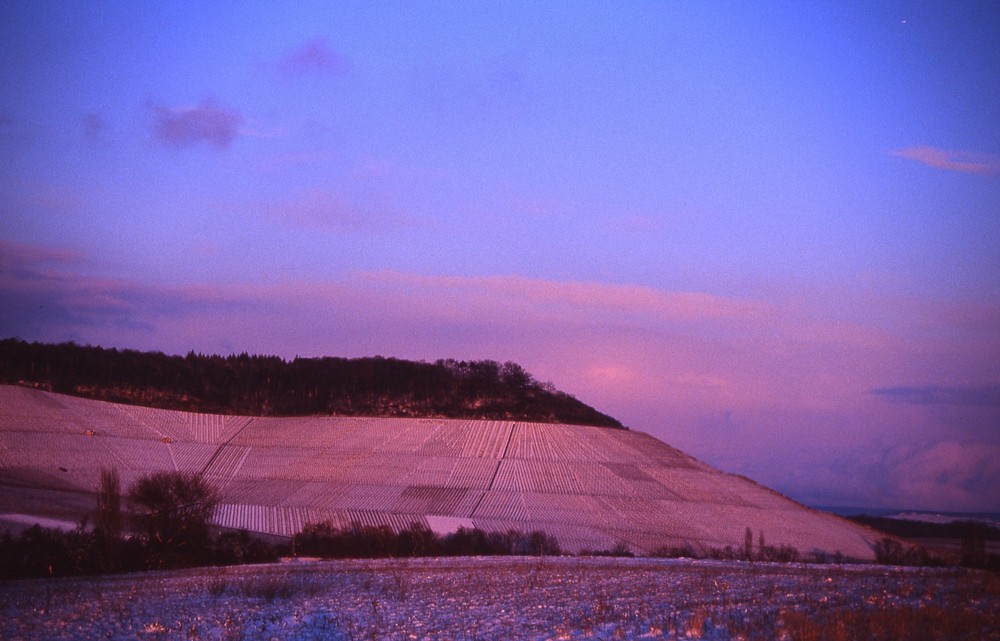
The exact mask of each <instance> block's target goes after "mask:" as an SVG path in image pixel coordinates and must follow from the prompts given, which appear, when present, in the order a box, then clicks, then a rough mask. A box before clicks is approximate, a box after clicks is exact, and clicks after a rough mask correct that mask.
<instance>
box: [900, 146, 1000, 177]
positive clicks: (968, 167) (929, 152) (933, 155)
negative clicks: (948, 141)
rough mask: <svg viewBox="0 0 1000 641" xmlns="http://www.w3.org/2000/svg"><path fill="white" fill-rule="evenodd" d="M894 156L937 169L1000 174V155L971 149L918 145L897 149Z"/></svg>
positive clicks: (983, 174) (989, 174)
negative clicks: (947, 148) (976, 151)
mask: <svg viewBox="0 0 1000 641" xmlns="http://www.w3.org/2000/svg"><path fill="white" fill-rule="evenodd" d="M892 155H893V156H898V157H900V158H908V159H910V160H916V161H917V162H921V163H923V164H925V165H927V166H929V167H934V168H935V169H944V170H947V171H959V172H962V173H966V174H979V175H981V176H1000V156H996V155H993V154H980V153H974V152H970V151H949V150H946V149H938V148H936V147H928V146H917V147H907V148H906V149H897V150H895V151H893V152H892Z"/></svg>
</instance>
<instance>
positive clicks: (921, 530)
mask: <svg viewBox="0 0 1000 641" xmlns="http://www.w3.org/2000/svg"><path fill="white" fill-rule="evenodd" d="M850 519H851V520H852V521H854V522H856V523H861V524H863V525H867V526H869V527H871V528H873V529H876V530H879V531H880V532H885V533H886V534H891V535H892V536H895V537H900V538H903V539H917V540H921V539H923V540H930V539H944V540H947V539H951V540H955V541H959V542H960V545H961V547H960V551H959V554H958V558H959V563H960V564H961V565H964V566H967V567H973V568H985V569H987V570H991V571H993V572H1000V555H997V554H991V553H990V552H989V551H988V549H987V547H986V542H987V541H994V542H995V541H1000V528H996V527H993V526H991V525H989V524H987V523H983V522H980V521H952V522H950V523H929V522H926V521H911V520H908V519H890V518H887V517H881V516H867V515H861V516H852V517H850ZM880 543H882V544H883V545H882V547H881V548H879V547H876V549H875V553H876V557H878V558H882V557H885V558H887V559H888V561H887V562H889V563H893V564H897V565H926V563H924V562H923V560H922V559H920V558H918V559H916V560H914V559H913V558H912V557H913V555H914V550H916V551H917V552H918V553H920V552H921V550H922V549H923V548H914V547H911V548H909V549H907V548H905V547H903V546H901V545H899V544H898V543H896V544H893V543H892V539H883V540H882V541H880Z"/></svg>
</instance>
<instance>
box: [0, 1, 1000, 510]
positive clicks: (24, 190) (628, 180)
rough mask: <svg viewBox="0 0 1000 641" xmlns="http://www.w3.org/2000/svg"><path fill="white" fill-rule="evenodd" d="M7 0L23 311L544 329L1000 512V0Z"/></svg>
mask: <svg viewBox="0 0 1000 641" xmlns="http://www.w3.org/2000/svg"><path fill="white" fill-rule="evenodd" d="M203 5H205V3H186V2H158V3H138V2H136V3H131V2H129V3H122V2H69V1H66V2H64V1H52V2H20V1H18V0H11V1H7V2H4V3H3V4H2V6H0V337H19V338H22V339H24V340H28V341H43V342H61V341H75V342H77V343H80V344H90V345H100V346H104V347H117V348H131V349H140V350H156V351H163V352H165V353H169V354H186V353H187V352H189V351H195V352H201V353H219V354H231V353H241V352H248V353H251V354H254V353H256V354H277V355H279V356H282V357H285V358H289V359H290V358H294V357H296V356H304V357H315V356H326V355H329V356H346V357H354V356H373V355H382V356H386V357H390V356H391V357H397V358H406V359H416V360H426V361H435V360H437V359H440V358H456V359H460V360H471V359H475V360H480V359H490V360H495V361H499V362H505V361H516V362H518V363H520V364H521V365H523V366H524V367H525V368H526V369H527V370H528V371H530V372H531V373H532V374H533V375H534V376H535V377H536V378H537V379H539V380H542V381H548V382H552V383H553V384H555V385H556V387H558V388H559V389H561V390H564V391H566V392H568V393H571V394H573V395H574V396H576V397H577V398H578V399H580V400H582V401H583V402H585V403H587V404H589V405H591V406H594V407H596V408H597V409H599V410H601V411H603V412H605V413H608V414H611V415H613V416H615V417H616V418H618V419H619V420H621V421H622V422H623V423H625V424H626V425H627V426H629V427H630V428H631V429H635V430H639V431H643V432H646V433H649V434H651V435H653V436H655V437H657V438H659V439H661V440H663V441H665V442H667V443H669V444H671V445H673V446H675V447H678V448H680V449H682V450H684V451H686V452H688V453H689V454H692V455H694V456H696V457H698V458H700V459H701V460H703V461H705V462H707V463H709V464H710V465H713V466H715V467H717V468H719V469H721V470H724V471H726V472H733V473H738V474H744V475H746V476H749V477H751V478H753V479H755V480H757V481H759V482H761V483H763V484H765V485H768V486H770V487H773V488H775V489H777V490H778V491H780V492H783V493H785V494H787V495H788V496H790V497H792V498H794V499H796V500H798V501H801V502H804V503H807V504H811V505H835V506H866V507H882V508H901V509H923V510H942V511H994V512H1000V4H998V3H996V2H995V1H992V0H987V1H976V0H970V1H968V2H960V3H955V2H950V1H948V0H940V1H936V0H929V1H922V2H911V1H892V0H886V1H882V2H833V1H831V2H808V3H803V2H771V3H759V2H713V1H711V0H705V1H699V2H684V1H678V2H629V3H602V2H586V1H584V2H523V3H522V2H507V1H505V2H497V3H492V2H482V3H480V2H475V3H438V2H433V1H429V2H419V3H413V2H398V3H396V2H377V3H372V2H358V3H352V2H325V1H324V2H316V3H308V2H290V3H272V2H259V3H256V2H237V3H228V2H218V3H208V5H207V6H203Z"/></svg>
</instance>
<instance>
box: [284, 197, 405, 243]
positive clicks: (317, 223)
mask: <svg viewBox="0 0 1000 641" xmlns="http://www.w3.org/2000/svg"><path fill="white" fill-rule="evenodd" d="M364 200H365V201H366V202H363V203H361V204H357V203H356V202H355V201H354V200H353V199H349V198H347V197H345V196H343V195H341V194H339V193H336V192H334V191H330V190H326V189H314V190H311V191H308V192H306V193H305V194H303V195H302V196H300V197H298V198H296V199H293V200H288V201H285V202H280V203H277V204H275V205H272V206H270V207H269V208H268V210H269V213H270V214H271V216H272V217H274V218H275V219H277V220H279V221H282V222H284V223H287V224H290V225H294V226H296V227H304V228H307V229H316V230H320V231H326V232H332V233H335V234H346V233H356V232H366V231H378V230H380V229H384V228H386V227H396V226H401V225H407V224H409V220H408V219H407V218H406V217H405V216H403V215H401V214H397V213H395V212H393V211H392V209H391V208H390V207H388V206H386V205H385V204H383V203H381V202H379V201H378V199H377V198H375V199H373V198H367V199H364Z"/></svg>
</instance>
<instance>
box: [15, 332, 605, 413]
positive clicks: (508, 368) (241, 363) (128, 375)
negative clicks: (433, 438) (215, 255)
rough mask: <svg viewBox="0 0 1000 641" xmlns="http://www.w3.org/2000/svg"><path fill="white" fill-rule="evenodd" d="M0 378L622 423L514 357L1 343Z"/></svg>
mask: <svg viewBox="0 0 1000 641" xmlns="http://www.w3.org/2000/svg"><path fill="white" fill-rule="evenodd" d="M0 383H7V384H16V385H26V386H30V387H35V388H39V389H44V390H48V391H52V392H58V393H62V394H71V395H75V396H82V397H86V398H91V399H97V400H104V401H112V402H116V403H126V404H133V405H144V406H149V407H157V408H161V409H172V410H184V411H190V412H207V413H216V414H229V415H248V416H317V415H340V416H386V417H444V418H466V419H505V420H513V419H516V420H524V421H536V422H545V423H567V424H578V425H592V426H598V427H613V428H619V429H624V428H623V426H622V424H621V423H620V422H619V421H617V420H616V419H614V418H612V417H610V416H607V415H605V414H602V413H601V412H598V411H597V410H595V409H594V408H592V407H590V406H588V405H586V404H584V403H582V402H580V401H579V400H577V399H576V398H574V397H572V396H570V395H569V394H566V393H564V392H561V391H559V390H557V389H555V387H553V386H552V385H551V384H549V383H540V382H539V381H537V380H535V379H534V377H533V376H532V375H531V374H529V373H528V372H526V371H525V370H524V369H523V368H522V367H521V366H520V365H518V364H517V363H512V362H507V363H503V364H501V363H497V362H495V361H489V360H486V361H456V360H450V359H449V360H439V361H437V362H435V363H426V362H415V361H407V360H401V359H396V358H383V357H381V356H376V357H371V358H354V359H348V358H333V357H324V358H295V359H294V360H291V361H286V360H284V359H282V358H279V357H277V356H258V355H249V354H246V353H243V354H239V355H236V356H218V355H203V354H195V353H194V352H191V353H189V354H188V355H187V356H170V355H166V354H163V353H161V352H139V351H133V350H118V349H104V348H101V347H91V346H80V345H76V344H74V343H60V344H43V343H28V342H25V341H22V340H19V339H14V338H10V339H4V340H0Z"/></svg>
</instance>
